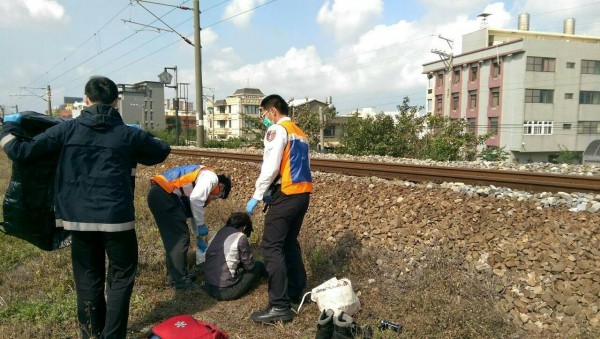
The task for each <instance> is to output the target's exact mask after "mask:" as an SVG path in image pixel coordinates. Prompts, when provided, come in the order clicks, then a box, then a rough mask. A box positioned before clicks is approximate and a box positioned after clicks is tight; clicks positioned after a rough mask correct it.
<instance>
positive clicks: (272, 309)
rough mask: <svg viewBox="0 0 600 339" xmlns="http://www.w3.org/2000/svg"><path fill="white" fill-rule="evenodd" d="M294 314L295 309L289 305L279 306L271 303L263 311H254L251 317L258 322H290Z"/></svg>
mask: <svg viewBox="0 0 600 339" xmlns="http://www.w3.org/2000/svg"><path fill="white" fill-rule="evenodd" d="M294 315H295V313H294V311H292V309H291V308H290V307H289V306H288V307H277V306H271V305H269V306H267V308H265V309H264V310H262V311H257V312H254V313H252V314H251V315H250V319H252V320H254V321H255V322H257V323H272V322H276V321H282V322H288V321H292V319H294Z"/></svg>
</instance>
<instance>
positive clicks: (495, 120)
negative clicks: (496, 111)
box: [488, 117, 498, 134]
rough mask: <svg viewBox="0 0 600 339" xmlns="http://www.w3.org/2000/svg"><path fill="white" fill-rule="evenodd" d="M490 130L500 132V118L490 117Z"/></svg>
mask: <svg viewBox="0 0 600 339" xmlns="http://www.w3.org/2000/svg"><path fill="white" fill-rule="evenodd" d="M488 131H489V132H492V133H494V134H498V118H496V117H494V118H488Z"/></svg>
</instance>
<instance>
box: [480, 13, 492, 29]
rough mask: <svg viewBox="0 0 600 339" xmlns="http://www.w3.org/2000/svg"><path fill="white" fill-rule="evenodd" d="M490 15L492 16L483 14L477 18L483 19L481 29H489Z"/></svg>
mask: <svg viewBox="0 0 600 339" xmlns="http://www.w3.org/2000/svg"><path fill="white" fill-rule="evenodd" d="M490 15H491V14H490V13H481V14H479V15H478V16H477V17H478V18H481V27H480V28H487V27H488V22H487V17H488V16H490Z"/></svg>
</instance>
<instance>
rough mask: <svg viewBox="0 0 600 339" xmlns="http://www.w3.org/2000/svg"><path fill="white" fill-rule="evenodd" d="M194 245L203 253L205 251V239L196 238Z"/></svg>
mask: <svg viewBox="0 0 600 339" xmlns="http://www.w3.org/2000/svg"><path fill="white" fill-rule="evenodd" d="M196 245H197V246H198V249H199V250H200V252H202V253H204V252H206V247H207V246H206V241H204V239H198V242H197V243H196Z"/></svg>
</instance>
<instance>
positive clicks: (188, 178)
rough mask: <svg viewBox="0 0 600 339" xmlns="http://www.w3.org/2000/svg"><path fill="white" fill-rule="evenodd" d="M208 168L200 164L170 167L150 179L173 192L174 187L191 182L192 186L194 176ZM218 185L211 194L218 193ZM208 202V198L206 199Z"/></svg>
mask: <svg viewBox="0 0 600 339" xmlns="http://www.w3.org/2000/svg"><path fill="white" fill-rule="evenodd" d="M204 170H210V171H212V169H211V168H209V167H206V166H202V165H184V166H179V167H175V168H172V169H170V170H168V171H166V172H163V173H162V174H158V175H155V176H153V177H152V179H150V181H151V182H155V183H156V184H158V185H159V186H160V187H161V188H162V189H164V190H165V192H167V193H173V191H174V190H175V189H179V188H182V187H183V186H185V185H188V184H191V185H192V186H194V185H195V183H196V178H198V175H200V172H201V171H204ZM219 191H220V186H219V185H217V186H216V187H215V188H214V189H213V191H212V192H211V194H218V193H219ZM207 203H208V200H207Z"/></svg>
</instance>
